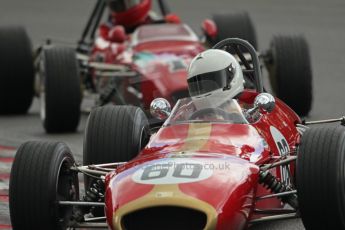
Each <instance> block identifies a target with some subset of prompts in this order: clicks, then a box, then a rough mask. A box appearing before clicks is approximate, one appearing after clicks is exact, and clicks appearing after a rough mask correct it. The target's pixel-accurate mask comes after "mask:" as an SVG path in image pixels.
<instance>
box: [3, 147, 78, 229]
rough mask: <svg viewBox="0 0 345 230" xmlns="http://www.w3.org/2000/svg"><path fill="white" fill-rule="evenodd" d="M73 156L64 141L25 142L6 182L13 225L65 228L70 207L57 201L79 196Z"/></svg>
mask: <svg viewBox="0 0 345 230" xmlns="http://www.w3.org/2000/svg"><path fill="white" fill-rule="evenodd" d="M73 164H74V159H73V156H72V154H71V151H70V149H69V148H68V147H67V146H66V145H65V144H63V143H58V142H57V143H55V142H26V143H24V144H23V145H21V146H20V148H19V149H18V151H17V154H16V157H15V159H14V162H13V166H12V170H11V178H10V186H9V196H10V215H11V222H12V226H13V229H36V228H37V226H39V228H40V229H66V226H67V224H68V222H69V221H71V217H72V213H73V207H68V206H66V207H59V206H58V205H57V201H59V200H65V201H76V200H78V199H79V184H78V176H77V173H75V172H74V171H71V170H70V168H71V167H72V166H73Z"/></svg>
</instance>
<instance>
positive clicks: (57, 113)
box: [41, 47, 81, 133]
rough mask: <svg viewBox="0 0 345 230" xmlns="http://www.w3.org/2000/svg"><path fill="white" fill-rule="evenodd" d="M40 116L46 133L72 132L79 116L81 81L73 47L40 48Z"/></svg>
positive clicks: (75, 127) (76, 125)
mask: <svg viewBox="0 0 345 230" xmlns="http://www.w3.org/2000/svg"><path fill="white" fill-rule="evenodd" d="M42 61H43V63H42V71H41V119H42V121H43V126H44V128H45V130H46V131H47V132H48V133H58V132H73V131H75V130H76V129H77V127H78V124H79V119H80V113H81V112H80V103H81V80H80V74H79V68H78V63H77V59H76V53H75V50H74V49H72V48H67V47H51V48H47V49H45V50H44V51H43V59H42Z"/></svg>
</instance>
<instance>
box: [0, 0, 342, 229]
mask: <svg viewBox="0 0 345 230" xmlns="http://www.w3.org/2000/svg"><path fill="white" fill-rule="evenodd" d="M94 3H95V0H56V1H53V0H1V1H0V25H23V26H24V27H26V29H27V32H28V34H29V35H30V37H31V39H32V41H33V44H34V45H35V46H38V45H40V44H42V43H43V42H44V41H45V39H47V38H52V39H53V40H56V41H63V42H66V43H71V44H73V43H75V42H76V41H78V39H79V36H80V34H81V31H82V29H83V27H84V25H85V24H86V20H87V18H88V17H89V14H90V12H91V9H92V7H93V5H94ZM169 4H170V7H171V9H172V11H173V12H175V13H177V14H178V15H179V16H181V18H182V20H183V21H184V22H185V23H187V24H189V25H190V26H191V27H192V28H193V29H194V30H195V31H196V32H197V33H198V34H200V32H201V31H200V25H201V22H202V20H203V19H205V18H211V15H212V13H217V12H240V11H247V12H248V13H249V14H250V17H251V19H252V20H253V22H254V25H255V27H256V32H257V37H258V42H259V50H260V51H264V50H266V49H267V48H268V47H269V43H270V40H271V38H272V36H273V35H277V34H288V35H295V34H303V35H304V36H305V37H306V39H307V41H308V42H309V45H310V53H311V59H312V69H313V76H314V79H313V95H314V103H313V109H312V111H311V113H310V116H309V117H308V118H307V119H319V118H335V117H340V116H342V115H345V100H344V92H345V55H344V53H345V29H344V28H345V1H344V0H327V1H325V0H288V1H287V0H212V1H210V0H188V1H186V0H171V1H169ZM0 55H1V54H0ZM286 64H287V65H288V63H286ZM0 74H1V72H0ZM265 81H266V82H267V79H266V80H265ZM295 84H298V82H295ZM38 108H39V107H38V103H37V100H36V101H35V102H34V106H33V107H32V108H31V110H30V112H29V115H26V116H14V117H13V116H11V117H6V116H0V145H5V146H14V147H17V146H19V145H20V144H21V143H22V142H24V141H27V140H32V139H45V140H56V139H57V140H61V141H65V142H67V143H68V144H69V145H70V146H71V147H72V150H73V151H74V152H75V153H76V155H77V160H81V158H80V157H81V153H82V137H83V130H84V127H85V120H86V115H84V116H83V119H82V121H81V125H80V126H79V129H78V130H79V132H78V133H76V134H61V135H47V134H45V132H44V130H43V127H42V125H41V121H40V118H39V109H38ZM256 229H303V227H302V225H301V223H300V222H299V220H293V221H288V222H280V223H278V224H277V225H276V224H272V225H265V226H262V227H257V228H256Z"/></svg>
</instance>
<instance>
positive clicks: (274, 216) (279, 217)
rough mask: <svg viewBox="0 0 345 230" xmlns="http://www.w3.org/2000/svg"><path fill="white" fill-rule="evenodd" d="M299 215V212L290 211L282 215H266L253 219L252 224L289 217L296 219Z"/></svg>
mask: <svg viewBox="0 0 345 230" xmlns="http://www.w3.org/2000/svg"><path fill="white" fill-rule="evenodd" d="M298 217H299V215H298V214H297V213H289V214H282V215H272V216H265V217H260V218H257V219H254V220H251V221H250V222H249V223H250V224H256V223H262V222H267V221H274V220H287V219H294V218H298Z"/></svg>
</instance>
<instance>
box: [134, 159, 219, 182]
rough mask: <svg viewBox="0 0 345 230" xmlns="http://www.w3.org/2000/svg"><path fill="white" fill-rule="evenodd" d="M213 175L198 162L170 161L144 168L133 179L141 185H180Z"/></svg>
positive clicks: (158, 162) (155, 163)
mask: <svg viewBox="0 0 345 230" xmlns="http://www.w3.org/2000/svg"><path fill="white" fill-rule="evenodd" d="M212 174H213V171H212V170H210V169H204V167H203V165H202V164H201V163H199V162H197V161H194V160H186V159H173V160H172V159H168V160H163V161H162V160H160V161H156V162H154V163H152V164H151V165H148V166H143V168H141V169H139V170H137V171H136V172H135V173H134V174H133V177H132V178H133V180H134V181H135V182H136V183H140V184H180V183H192V182H197V181H201V180H205V179H207V178H209V177H210V176H211V175H212Z"/></svg>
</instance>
